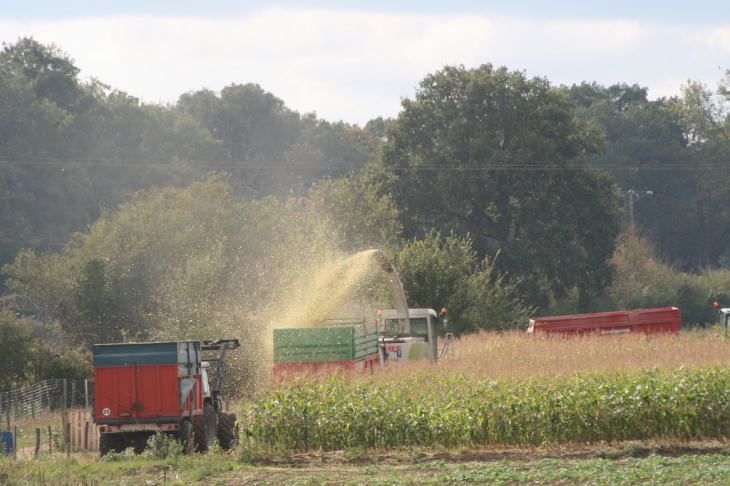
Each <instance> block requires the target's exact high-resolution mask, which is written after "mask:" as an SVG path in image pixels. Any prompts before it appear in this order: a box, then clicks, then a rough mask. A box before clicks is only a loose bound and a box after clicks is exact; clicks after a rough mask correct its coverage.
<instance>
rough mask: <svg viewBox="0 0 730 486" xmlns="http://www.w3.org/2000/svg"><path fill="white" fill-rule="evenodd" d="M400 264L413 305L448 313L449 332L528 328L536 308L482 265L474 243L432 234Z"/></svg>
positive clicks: (404, 253)
mask: <svg viewBox="0 0 730 486" xmlns="http://www.w3.org/2000/svg"><path fill="white" fill-rule="evenodd" d="M396 265H397V267H398V273H399V275H400V278H401V281H402V282H403V289H404V291H405V293H406V298H407V300H408V305H409V306H410V307H413V308H431V309H441V308H443V307H445V308H446V309H447V311H448V312H447V314H448V315H447V317H448V319H449V329H448V332H454V333H455V334H456V335H457V336H458V335H460V334H463V333H467V332H475V331H478V330H480V329H489V330H506V329H519V328H526V327H527V324H528V321H529V317H530V314H531V313H532V311H533V309H531V308H530V307H529V306H526V305H524V303H523V302H522V300H521V299H520V298H519V297H518V291H517V285H516V283H515V282H512V283H507V282H506V281H505V279H504V276H503V275H500V274H499V273H498V272H497V270H496V269H495V267H494V265H493V261H490V260H489V258H486V259H484V260H483V261H482V262H479V260H478V258H477V255H476V252H475V251H474V250H473V249H472V243H471V240H470V239H469V238H461V237H458V236H455V235H454V234H451V235H450V236H448V237H445V238H442V237H441V235H440V234H439V233H438V232H435V231H432V232H430V233H429V234H428V235H426V238H424V239H423V240H414V241H411V242H409V243H408V244H406V245H405V246H404V247H403V249H402V250H401V251H400V252H399V253H398V255H397V258H396Z"/></svg>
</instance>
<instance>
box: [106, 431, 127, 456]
mask: <svg viewBox="0 0 730 486" xmlns="http://www.w3.org/2000/svg"><path fill="white" fill-rule="evenodd" d="M126 448H127V441H126V440H124V437H122V434H101V435H100V436H99V454H100V455H101V456H105V455H107V454H108V453H109V452H116V453H117V454H120V453H122V452H124V449H126Z"/></svg>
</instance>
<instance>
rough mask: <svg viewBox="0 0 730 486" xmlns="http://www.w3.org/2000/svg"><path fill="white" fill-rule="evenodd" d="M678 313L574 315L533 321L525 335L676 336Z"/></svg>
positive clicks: (665, 309)
mask: <svg viewBox="0 0 730 486" xmlns="http://www.w3.org/2000/svg"><path fill="white" fill-rule="evenodd" d="M680 326H681V320H680V316H679V309H678V308H676V307H662V308H657V309H636V310H628V311H616V312H601V313H597V314H577V315H569V316H554V317H534V318H532V319H530V327H529V328H528V329H527V332H528V333H533V334H539V333H560V334H587V333H595V334H600V335H614V334H627V333H636V332H641V333H644V334H656V333H673V334H679V328H680Z"/></svg>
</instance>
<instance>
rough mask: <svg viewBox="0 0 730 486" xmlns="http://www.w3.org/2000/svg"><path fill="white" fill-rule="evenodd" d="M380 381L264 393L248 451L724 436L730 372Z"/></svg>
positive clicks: (305, 383) (310, 383)
mask: <svg viewBox="0 0 730 486" xmlns="http://www.w3.org/2000/svg"><path fill="white" fill-rule="evenodd" d="M376 378H377V379H376ZM382 378H383V376H382V375H381V376H380V377H375V378H370V379H366V380H363V381H359V382H355V381H351V380H348V379H347V378H346V377H345V378H343V377H339V378H338V377H334V378H331V379H329V380H328V381H322V380H319V381H318V380H301V381H298V382H295V383H294V384H292V385H290V386H288V387H286V388H283V389H279V390H271V391H268V392H262V393H261V395H260V396H259V398H258V400H256V401H254V402H253V403H252V404H251V405H250V407H249V413H248V417H247V422H246V425H245V426H246V429H247V430H246V435H247V436H248V438H249V444H256V445H257V446H259V447H286V448H288V449H295V450H312V449H322V450H340V449H346V448H354V447H367V448H385V449H389V448H397V447H401V446H435V445H442V446H445V447H454V446H475V445H522V446H526V445H535V446H536V445H542V444H545V443H551V444H560V443H563V444H564V443H577V442H579V443H596V442H600V441H606V442H612V441H626V440H648V439H680V440H701V439H709V438H726V437H730V406H729V405H730V399H728V390H729V389H730V367H711V368H701V369H683V368H678V369H673V370H672V369H648V370H637V371H633V372H628V373H627V372H623V373H619V372H614V371H611V372H594V373H580V374H574V375H572V376H563V377H537V378H534V379H527V380H524V379H504V380H500V381H491V380H475V379H473V378H469V377H467V376H466V375H464V374H455V375H454V374H444V373H429V372H428V371H427V370H422V371H421V372H418V373H413V374H410V373H409V374H407V375H406V374H403V375H400V376H398V377H395V379H394V380H393V381H391V382H389V381H388V380H383V379H382Z"/></svg>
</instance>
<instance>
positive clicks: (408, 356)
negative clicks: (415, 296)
mask: <svg viewBox="0 0 730 486" xmlns="http://www.w3.org/2000/svg"><path fill="white" fill-rule="evenodd" d="M445 315H446V309H444V310H443V311H442V312H441V314H437V313H436V311H435V310H433V309H408V316H407V318H405V316H404V315H402V313H401V312H399V311H398V310H396V309H388V310H384V311H378V336H379V337H380V348H381V353H382V354H383V360H391V361H411V360H415V359H424V358H426V359H428V360H429V362H434V361H436V360H437V359H438V347H437V345H438V343H437V340H438V329H437V326H438V323H439V320H440V319H444V318H445ZM444 320H445V319H444ZM442 322H443V321H442ZM446 322H448V321H446Z"/></svg>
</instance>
